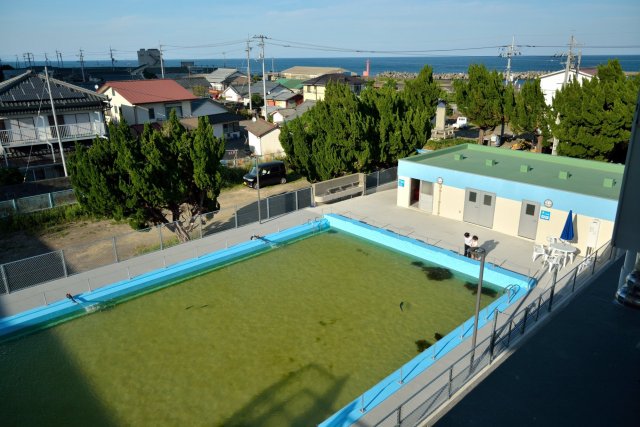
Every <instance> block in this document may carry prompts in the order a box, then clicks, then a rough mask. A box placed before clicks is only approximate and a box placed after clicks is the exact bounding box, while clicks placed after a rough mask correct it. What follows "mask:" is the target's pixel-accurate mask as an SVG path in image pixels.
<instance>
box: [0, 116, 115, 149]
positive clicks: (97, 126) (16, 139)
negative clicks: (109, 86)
mask: <svg viewBox="0 0 640 427" xmlns="http://www.w3.org/2000/svg"><path fill="white" fill-rule="evenodd" d="M58 134H60V139H61V140H63V141H74V140H77V139H86V138H93V137H95V136H104V135H105V134H106V132H105V126H104V123H102V122H91V123H72V124H67V125H59V126H58V128H57V130H56V127H55V126H42V127H24V128H18V129H9V130H0V143H2V145H3V146H4V147H6V148H11V147H19V146H24V145H31V144H44V143H48V142H57V140H58Z"/></svg>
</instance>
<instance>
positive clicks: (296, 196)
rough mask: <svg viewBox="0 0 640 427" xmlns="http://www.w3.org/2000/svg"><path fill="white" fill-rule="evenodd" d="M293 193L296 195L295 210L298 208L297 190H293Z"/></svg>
mask: <svg viewBox="0 0 640 427" xmlns="http://www.w3.org/2000/svg"><path fill="white" fill-rule="evenodd" d="M295 195H296V210H298V209H300V208H299V207H298V191H297V190H296V192H295Z"/></svg>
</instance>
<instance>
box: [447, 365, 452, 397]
mask: <svg viewBox="0 0 640 427" xmlns="http://www.w3.org/2000/svg"><path fill="white" fill-rule="evenodd" d="M448 388H449V399H451V394H452V393H451V392H452V391H453V365H451V367H450V368H449V387H448Z"/></svg>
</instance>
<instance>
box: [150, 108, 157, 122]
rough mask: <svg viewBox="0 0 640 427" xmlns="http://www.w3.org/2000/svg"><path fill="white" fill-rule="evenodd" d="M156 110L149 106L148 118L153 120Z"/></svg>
mask: <svg viewBox="0 0 640 427" xmlns="http://www.w3.org/2000/svg"><path fill="white" fill-rule="evenodd" d="M155 118H156V112H155V110H154V109H153V108H149V120H155Z"/></svg>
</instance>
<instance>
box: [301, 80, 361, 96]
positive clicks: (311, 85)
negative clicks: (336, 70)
mask: <svg viewBox="0 0 640 427" xmlns="http://www.w3.org/2000/svg"><path fill="white" fill-rule="evenodd" d="M329 83H340V84H346V85H348V86H349V88H350V89H351V91H352V92H353V93H355V94H356V95H360V91H361V90H362V87H363V86H364V80H362V79H361V78H359V77H353V76H347V75H344V74H325V75H322V76H320V77H316V78H313V79H309V80H305V81H304V82H303V83H302V86H303V95H304V100H305V101H322V100H324V94H325V91H326V88H327V85H328V84H329Z"/></svg>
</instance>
